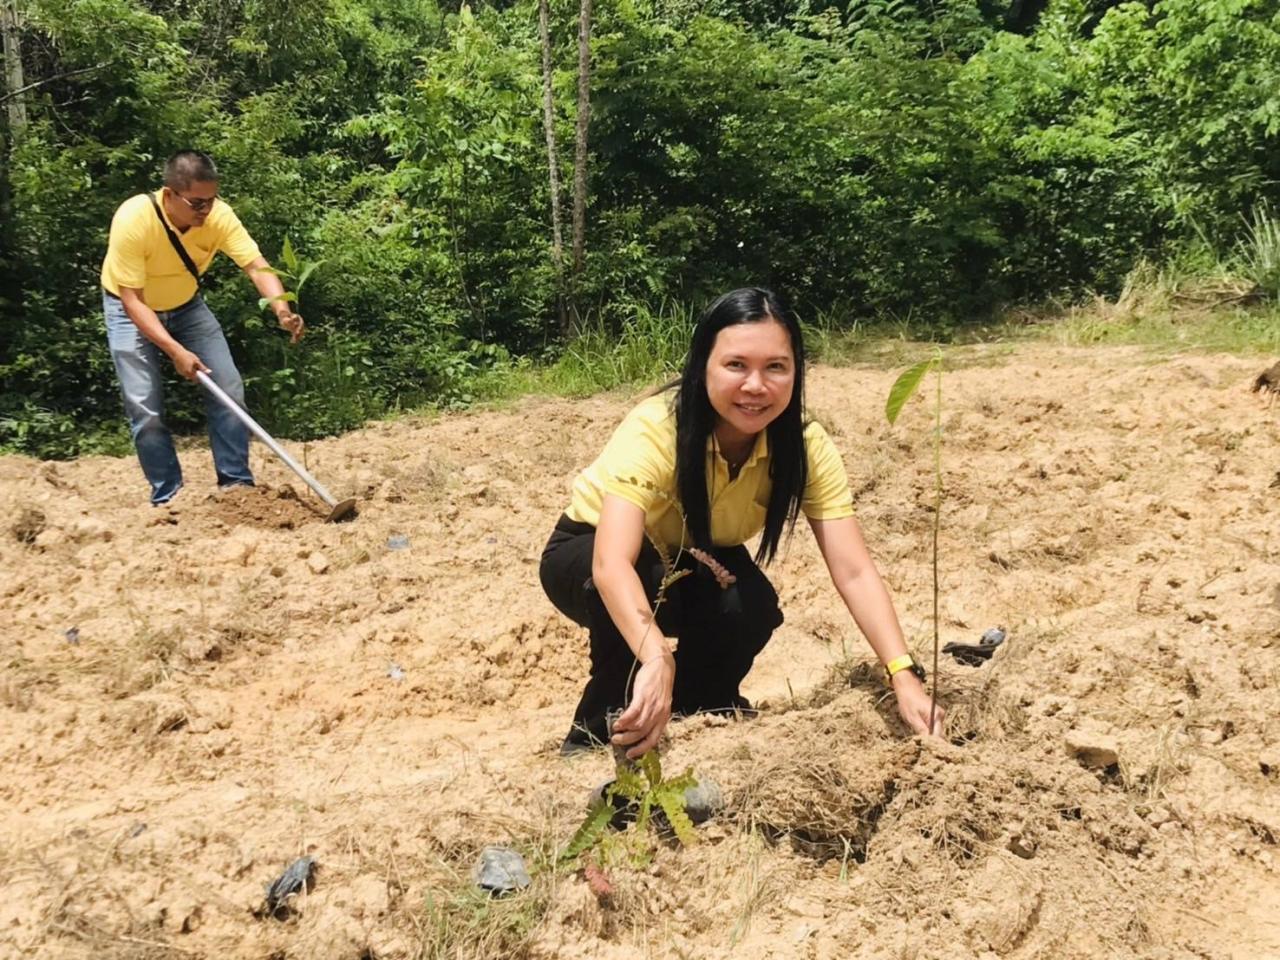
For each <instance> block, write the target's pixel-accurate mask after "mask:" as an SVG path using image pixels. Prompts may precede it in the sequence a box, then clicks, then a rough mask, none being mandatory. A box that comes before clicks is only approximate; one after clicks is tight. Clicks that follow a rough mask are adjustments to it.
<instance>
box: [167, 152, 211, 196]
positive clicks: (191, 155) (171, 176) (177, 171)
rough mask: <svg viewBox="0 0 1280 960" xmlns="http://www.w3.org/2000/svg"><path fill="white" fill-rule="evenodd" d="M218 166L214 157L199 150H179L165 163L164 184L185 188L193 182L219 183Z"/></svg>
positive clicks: (171, 187)
mask: <svg viewBox="0 0 1280 960" xmlns="http://www.w3.org/2000/svg"><path fill="white" fill-rule="evenodd" d="M217 182H218V168H217V166H215V165H214V162H213V157H211V156H209V155H208V154H207V153H202V152H200V151H199V150H179V151H178V152H177V153H175V154H174V155H173V156H172V157H170V158H169V159H168V160H166V161H165V164H164V185H165V186H166V187H168V188H169V189H170V190H185V189H187V187H189V186H191V184H193V183H217Z"/></svg>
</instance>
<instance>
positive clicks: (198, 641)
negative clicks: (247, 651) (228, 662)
mask: <svg viewBox="0 0 1280 960" xmlns="http://www.w3.org/2000/svg"><path fill="white" fill-rule="evenodd" d="M182 655H183V656H184V657H186V658H187V659H188V660H189V661H191V662H192V663H201V662H203V661H206V660H221V659H222V644H220V643H218V641H217V640H214V639H213V638H212V637H189V638H188V639H187V640H185V641H184V642H183V644H182Z"/></svg>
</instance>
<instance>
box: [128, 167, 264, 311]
mask: <svg viewBox="0 0 1280 960" xmlns="http://www.w3.org/2000/svg"><path fill="white" fill-rule="evenodd" d="M154 196H155V198H156V203H158V204H160V211H161V213H162V214H163V215H164V218H165V223H167V224H168V225H169V229H170V230H172V231H173V232H174V235H175V236H176V237H177V238H178V241H179V242H180V243H181V244H182V246H183V247H184V248H185V249H186V251H187V256H189V257H190V258H191V262H192V263H194V264H195V267H196V270H198V271H199V272H200V274H201V275H202V276H203V275H204V272H205V271H206V270H208V269H209V264H211V263H212V262H213V256H214V254H216V253H217V252H218V251H219V250H221V251H222V252H223V253H225V254H226V255H227V256H229V257H230V258H231V259H232V260H234V261H235V262H236V265H237V266H240V267H245V266H248V265H249V264H250V263H252V262H253V261H254V260H256V259H257V258H258V257H259V256H261V253H260V252H259V250H258V245H257V244H256V243H254V242H253V238H252V237H251V236H249V232H248V231H247V230H245V228H244V225H243V224H241V223H240V218H239V217H237V216H236V214H235V211H234V210H232V209H231V205H230V204H228V203H227V202H225V201H224V200H221V199H219V200H218V201H217V202H215V203H214V205H213V209H212V210H210V211H209V216H208V217H207V218H206V219H205V222H204V223H203V224H202V225H201V226H198V227H191V228H190V229H189V230H187V232H186V233H179V232H178V230H177V228H176V227H174V225H173V223H172V222H171V221H170V220H169V216H168V214H165V213H164V203H163V201H162V200H161V191H159V190H157V191H156V192H155V194H154ZM102 287H103V289H104V290H106V291H107V292H108V293H111V294H113V295H115V296H117V297H118V296H120V288H121V287H134V288H141V289H142V300H143V302H144V303H146V305H147V306H149V307H150V308H151V309H152V310H172V309H174V308H175V307H180V306H182V305H183V304H184V303H186V302H187V301H188V300H190V299H191V298H192V297H194V296H195V295H196V281H195V278H194V277H192V276H191V272H190V271H189V270H187V268H186V266H185V265H184V264H183V262H182V258H181V257H179V256H178V251H176V250H174V249H173V244H171V243H170V242H169V238H168V237H166V236H165V232H164V227H163V226H161V224H160V218H159V217H157V216H156V212H155V210H154V209H152V207H151V201H150V200H148V199H147V195H146V194H138V196H136V197H130V198H129V199H128V200H126V201H125V202H124V203H122V204H120V206H119V208H117V210H116V214H115V216H114V217H112V218H111V235H110V238H109V239H108V241H107V256H106V259H104V260H103V261H102Z"/></svg>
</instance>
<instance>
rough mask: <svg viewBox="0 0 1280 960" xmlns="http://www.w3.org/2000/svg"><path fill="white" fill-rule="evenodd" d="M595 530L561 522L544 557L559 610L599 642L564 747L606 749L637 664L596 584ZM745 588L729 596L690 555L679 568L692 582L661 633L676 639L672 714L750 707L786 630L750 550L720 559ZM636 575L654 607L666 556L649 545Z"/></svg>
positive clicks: (672, 593)
mask: <svg viewBox="0 0 1280 960" xmlns="http://www.w3.org/2000/svg"><path fill="white" fill-rule="evenodd" d="M595 539H596V529H595V527H593V526H591V525H590V524H586V523H578V522H577V521H574V520H570V519H569V518H568V517H565V516H562V517H561V518H560V521H559V522H558V523H557V524H556V528H555V530H554V531H553V532H552V534H551V539H550V540H548V541H547V546H546V548H545V549H544V550H543V552H542V563H541V566H540V568H539V574H540V576H541V579H542V589H543V590H545V591H546V594H547V596H548V597H549V598H550V599H551V602H552V603H554V604H555V606H556V609H558V610H559V611H560V612H561V613H563V614H564V615H565V616H566V617H568V618H569V619H571V620H573V621H574V622H575V623H578V624H581V625H582V626H584V627H586V628H587V629H588V631H589V632H590V642H591V677H590V679H588V680H587V686H586V689H585V690H583V691H582V699H581V700H580V701H579V702H578V708H577V710H575V711H574V714H573V729H572V730H571V731H570V732H569V735H568V737H566V738H565V745H566V746H570V745H571V744H590V743H603V742H604V741H605V740H606V739H607V733H606V722H605V715H606V713H608V712H609V711H610V710H617V709H620V708H622V707H624V706H625V705H626V703H627V701H628V700H629V698H630V690H629V689H628V678H629V677H630V676H631V673H632V666H633V665H634V664H635V657H634V655H633V654H632V652H631V648H630V647H628V646H627V642H626V641H625V640H623V639H622V634H621V633H619V632H618V628H617V627H616V626H615V625H614V623H613V619H612V618H611V617H610V616H609V611H608V610H607V609H605V605H604V601H603V600H602V599H601V597H600V594H599V592H598V591H597V590H596V588H595V584H594V583H593V582H592V580H591V556H592V552H593V550H594V549H595ZM711 554H712V556H714V557H715V559H716V560H718V561H719V562H720V563H721V564H722V565H723V566H724V567H725V568H727V569H728V570H729V572H730V573H732V574H733V575H734V576H735V577H736V578H737V580H736V582H735V583H733V584H731V585H730V586H729V587H728V588H727V589H722V588H721V587H720V585H719V584H718V583H717V582H716V579H715V576H714V575H713V574H712V573H711V571H710V570H708V569H707V568H706V567H705V566H703V565H702V564H701V563H698V562H697V561H696V560H694V559H693V558H692V557H691V556H689V554H687V553H686V554H683V555H682V556H681V558H680V561H679V563H678V566H679V567H680V568H681V569H688V570H690V573H689V574H688V575H687V576H684V577H681V578H680V579H679V580H677V581H676V582H675V583H674V584H672V585H671V586H670V587H669V588H668V589H667V592H666V597H665V599H664V601H663V603H662V605H661V606H660V607H659V608H658V613H657V626H658V628H660V629H661V630H662V633H663V635H664V636H668V637H675V638H676V639H677V641H678V642H677V644H676V650H675V662H676V678H675V687H674V689H673V691H672V712H673V713H674V714H691V713H695V712H697V711H699V710H705V711H717V710H720V711H729V710H734V709H738V708H745V707H746V706H748V705H747V703H746V701H745V700H743V699H742V697H741V696H740V695H739V693H738V684H739V683H740V682H741V681H742V678H743V677H745V676H746V675H747V671H749V670H750V669H751V664H752V662H753V661H754V660H755V658H756V654H758V653H759V652H760V651H761V650H762V649H764V645H765V644H766V643H768V641H769V637H770V636H771V635H772V634H773V631H774V630H775V629H777V627H778V626H780V625H781V623H782V611H781V610H780V609H779V608H778V594H777V591H775V590H774V589H773V584H771V583H770V582H769V580H768V578H767V577H765V575H764V573H763V572H762V571H761V570H760V568H759V567H757V566H756V564H755V562H754V561H753V560H752V559H751V554H750V553H748V551H747V548H746V547H745V546H737V547H721V548H717V549H715V550H712V551H711ZM636 573H637V574H639V576H640V582H641V584H643V585H644V591H645V594H646V595H647V596H648V598H649V602H650V603H651V604H652V603H653V602H655V600H656V598H657V596H658V590H659V588H660V586H661V584H662V578H663V575H664V573H665V571H664V570H663V566H662V559H661V558H660V557H659V556H658V551H657V550H655V549H654V547H653V545H652V544H651V543H649V541H648V540H647V539H646V540H645V542H644V545H643V546H642V547H641V549H640V556H639V557H638V558H637V560H636Z"/></svg>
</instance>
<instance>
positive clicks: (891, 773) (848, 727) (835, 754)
mask: <svg viewBox="0 0 1280 960" xmlns="http://www.w3.org/2000/svg"><path fill="white" fill-rule="evenodd" d="M833 707H834V709H833ZM822 714H827V716H826V717H823V716H822ZM815 720H817V721H818V722H819V724H824V723H825V724H829V725H830V727H831V728H832V729H828V730H825V731H823V730H814V729H813V728H814V726H815V724H814V721H815ZM780 726H781V727H782V728H783V729H780V730H779V731H778V732H777V734H776V736H777V738H778V739H779V740H780V741H781V742H785V743H787V745H788V748H787V750H785V751H779V752H778V753H776V754H771V755H769V756H768V757H767V758H766V759H764V760H763V761H761V762H758V763H757V764H756V766H755V767H754V769H752V770H750V771H749V772H748V774H747V776H746V777H745V778H744V783H745V784H747V785H746V786H745V787H743V788H742V790H740V791H739V793H738V794H737V795H736V796H734V797H731V798H730V801H729V808H730V810H732V811H733V813H734V815H735V816H736V817H737V819H738V820H739V822H741V823H748V824H752V825H755V826H757V827H759V828H760V829H761V830H762V831H763V832H764V833H765V835H766V836H768V837H770V838H772V839H775V840H780V839H783V838H787V839H789V840H790V842H791V844H792V846H793V847H794V848H795V849H796V850H797V851H798V852H800V853H803V854H805V855H807V856H812V857H814V858H816V859H818V860H829V859H832V858H837V857H838V858H841V859H843V860H848V859H853V860H855V861H857V862H862V861H863V860H865V859H866V850H867V846H868V844H869V843H870V842H871V838H872V837H873V836H874V835H875V832H876V830H877V826H878V823H879V821H880V818H881V816H882V815H883V814H884V812H885V810H886V809H887V808H888V806H889V804H890V803H891V802H892V801H893V798H894V795H895V793H896V791H897V781H898V778H899V777H900V776H901V774H902V772H903V771H904V770H905V769H907V768H908V767H909V766H910V764H911V763H912V762H913V759H914V757H915V756H916V755H917V754H918V753H919V747H918V745H917V744H915V743H913V742H911V741H902V740H898V739H896V738H893V739H891V738H890V737H888V736H887V735H886V732H885V730H884V729H883V726H882V724H880V723H879V722H878V720H877V718H875V716H874V714H870V713H869V711H865V710H864V711H862V712H860V713H853V714H852V715H850V714H849V711H847V710H844V709H840V707H839V705H838V704H834V705H832V706H829V707H826V708H822V709H820V710H810V711H805V712H803V713H798V714H791V715H788V716H787V717H786V718H785V719H784V721H783V723H782V724H780ZM806 727H807V728H808V730H807V732H802V728H806ZM833 743H842V744H848V743H857V744H858V745H859V746H858V749H857V750H856V751H853V750H844V749H840V750H833V749H832V747H831V744H833Z"/></svg>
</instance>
